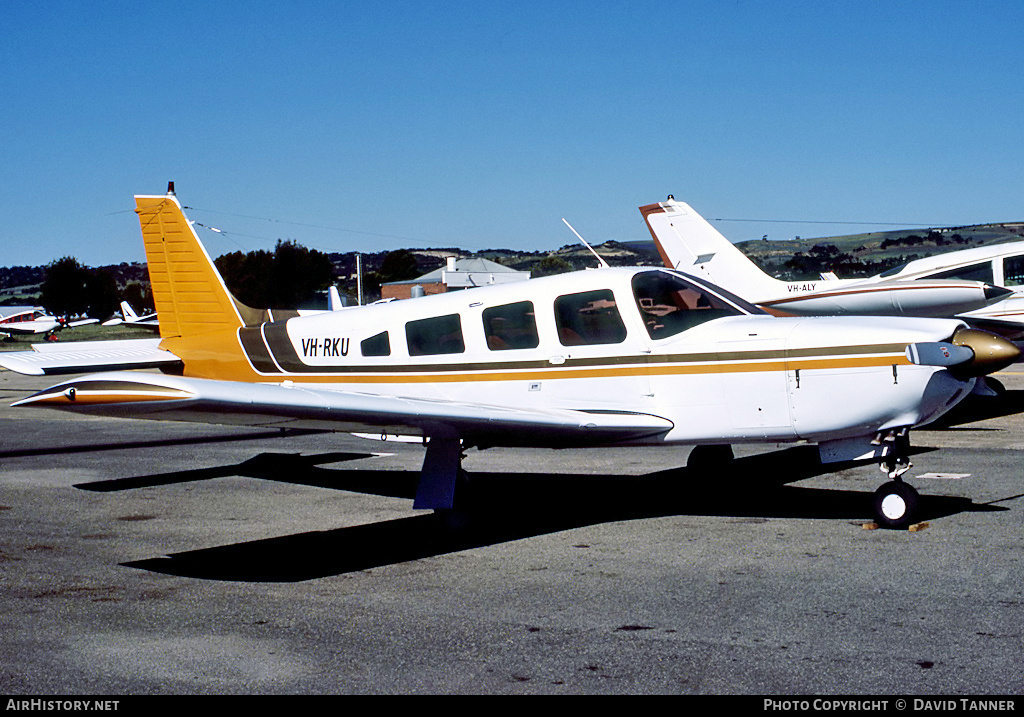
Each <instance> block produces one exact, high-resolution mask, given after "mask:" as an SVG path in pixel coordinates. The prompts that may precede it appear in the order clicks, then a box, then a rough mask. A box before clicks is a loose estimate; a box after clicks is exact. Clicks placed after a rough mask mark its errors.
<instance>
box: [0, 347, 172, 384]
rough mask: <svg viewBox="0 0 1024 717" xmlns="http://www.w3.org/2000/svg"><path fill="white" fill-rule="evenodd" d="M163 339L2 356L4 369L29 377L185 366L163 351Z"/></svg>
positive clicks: (51, 349)
mask: <svg viewBox="0 0 1024 717" xmlns="http://www.w3.org/2000/svg"><path fill="white" fill-rule="evenodd" d="M159 344H160V339H156V338H154V339H124V340H117V341H73V342H68V343H56V344H33V345H32V348H33V350H32V351H10V352H0V366H3V367H4V368H6V369H10V370H11V371H15V372H17V373H23V374H28V375H29V376H43V375H56V374H66V373H82V372H83V371H98V370H108V371H109V370H116V369H137V368H169V367H172V366H176V365H178V364H180V363H181V360H180V359H179V358H178V357H177V356H175V355H174V354H172V353H171V352H170V351H164V350H163V349H161V348H159Z"/></svg>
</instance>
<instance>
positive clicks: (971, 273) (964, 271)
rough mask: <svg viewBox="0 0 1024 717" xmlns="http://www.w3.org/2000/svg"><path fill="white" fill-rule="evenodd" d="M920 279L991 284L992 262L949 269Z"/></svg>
mask: <svg viewBox="0 0 1024 717" xmlns="http://www.w3.org/2000/svg"><path fill="white" fill-rule="evenodd" d="M921 278H922V279H960V280H961V281H983V282H985V283H986V284H991V283H992V281H993V279H992V262H991V261H985V262H982V263H980V264H971V265H970V266H961V267H960V268H959V269H950V270H949V271H942V272H939V273H938V274H931V275H929V276H922V277H921Z"/></svg>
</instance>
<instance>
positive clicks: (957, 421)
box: [928, 382, 1024, 430]
mask: <svg viewBox="0 0 1024 717" xmlns="http://www.w3.org/2000/svg"><path fill="white" fill-rule="evenodd" d="M992 383H994V388H995V389H996V391H997V393H998V395H996V396H970V397H968V398H967V399H966V400H965V401H962V402H961V403H960V404H959V405H957V406H956V407H954V408H953V410H952V411H950V412H949V413H947V414H946V415H945V416H943V417H942V418H940V419H939V420H937V421H936V422H934V423H932V424H930V425H929V426H928V428H929V429H938V430H996V429H991V428H990V429H986V428H966V429H965V428H960V426H965V425H967V424H970V423H976V422H978V421H984V420H986V419H990V418H1000V417H1003V416H1013V415H1017V414H1021V413H1024V391H1007V390H1005V389H1003V388H1002V384H1000V383H999V382H992Z"/></svg>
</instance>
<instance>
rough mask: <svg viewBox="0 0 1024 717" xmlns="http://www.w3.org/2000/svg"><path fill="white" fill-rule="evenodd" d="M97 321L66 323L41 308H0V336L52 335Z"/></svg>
mask: <svg viewBox="0 0 1024 717" xmlns="http://www.w3.org/2000/svg"><path fill="white" fill-rule="evenodd" d="M98 322H99V320H98V319H78V320H75V321H68V320H65V319H62V318H59V317H57V316H51V315H50V314H48V313H46V309H44V308H43V307H42V306H0V334H3V335H5V336H28V335H32V334H49V335H51V336H53V335H54V333H55V332H57V331H60V330H61V329H68V328H74V327H76V326H85V325H87V324H95V323H98Z"/></svg>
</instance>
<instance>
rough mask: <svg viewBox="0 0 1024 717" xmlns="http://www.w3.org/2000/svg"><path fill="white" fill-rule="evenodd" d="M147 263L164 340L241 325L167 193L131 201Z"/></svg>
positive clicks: (239, 314)
mask: <svg viewBox="0 0 1024 717" xmlns="http://www.w3.org/2000/svg"><path fill="white" fill-rule="evenodd" d="M135 211H136V213H137V214H138V215H139V223H140V224H141V226H142V239H143V242H144V243H145V246H146V261H147V262H148V263H149V280H150V283H151V284H152V290H153V302H154V304H155V305H156V311H157V316H158V317H159V321H160V337H161V338H164V339H169V338H177V337H183V338H187V337H191V336H198V335H201V334H210V333H221V332H224V331H233V330H235V329H238V328H240V327H242V326H244V325H245V323H246V322H245V319H244V318H243V312H244V311H245V309H246V308H247V307H244V306H242V305H240V304H239V303H238V302H237V301H236V300H235V298H234V297H233V296H232V295H231V292H230V291H228V288H227V287H226V286H225V285H224V280H223V279H222V278H221V276H220V273H219V272H218V271H217V268H216V267H215V266H214V264H213V261H212V260H211V259H210V256H209V254H207V253H206V249H205V248H204V247H203V244H202V242H200V241H199V237H198V236H197V235H196V232H195V229H193V227H192V225H191V223H189V221H188V219H187V218H186V217H185V214H184V213H183V212H182V209H181V204H179V202H178V199H177V197H175V196H174V195H173V194H172V193H168V194H167V195H164V196H137V197H135Z"/></svg>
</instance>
